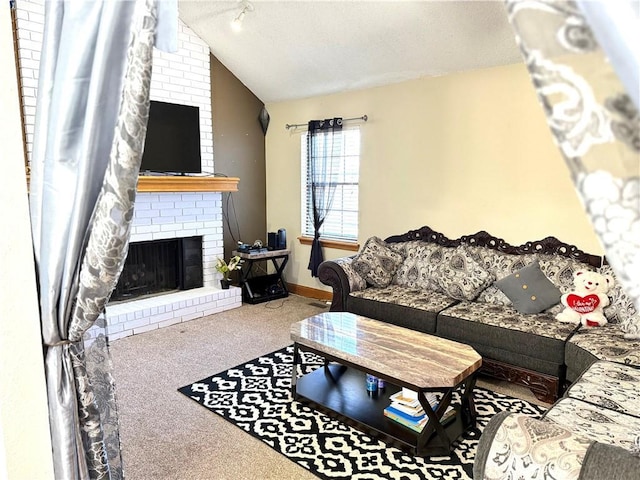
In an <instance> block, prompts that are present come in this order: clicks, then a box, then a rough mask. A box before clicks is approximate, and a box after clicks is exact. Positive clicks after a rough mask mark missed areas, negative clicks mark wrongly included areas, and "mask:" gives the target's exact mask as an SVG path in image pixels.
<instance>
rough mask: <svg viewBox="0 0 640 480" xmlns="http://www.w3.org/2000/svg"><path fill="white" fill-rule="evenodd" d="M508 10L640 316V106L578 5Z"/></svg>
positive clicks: (533, 3) (559, 0)
mask: <svg viewBox="0 0 640 480" xmlns="http://www.w3.org/2000/svg"><path fill="white" fill-rule="evenodd" d="M586 3H588V2H586ZM506 4H507V10H508V16H509V21H510V22H511V24H512V26H513V27H514V30H515V32H516V40H517V41H518V44H519V46H520V49H521V51H522V53H523V56H524V59H525V63H526V65H527V68H528V69H529V73H530V75H531V78H532V80H533V84H534V87H535V89H536V92H537V94H538V98H539V100H540V102H541V104H542V105H543V107H544V111H545V113H546V115H547V122H548V124H549V128H550V129H551V132H552V134H553V136H554V137H555V140H556V144H557V145H558V147H559V149H560V151H561V152H562V154H563V156H564V158H565V162H566V163H567V166H568V168H569V170H570V172H571V174H572V177H573V181H574V184H575V187H576V190H577V192H578V194H579V196H580V198H581V200H582V204H583V205H584V206H585V211H586V213H587V215H588V216H589V218H590V220H591V223H592V224H593V225H594V230H595V232H596V234H597V235H598V237H599V239H600V241H601V242H602V245H603V247H604V250H605V253H606V256H607V259H608V261H609V263H610V264H611V266H612V267H613V270H614V271H615V272H616V273H617V277H618V280H619V281H620V282H621V284H622V285H623V286H624V288H625V290H626V292H627V294H628V295H629V296H630V298H631V299H632V301H633V303H634V305H635V306H636V309H637V310H639V311H640V235H638V232H640V174H639V172H640V155H639V154H640V141H639V138H640V114H639V113H638V105H637V103H636V104H634V102H633V101H632V99H631V97H630V95H629V94H628V93H627V92H626V91H625V87H624V86H623V84H622V83H621V82H620V79H619V78H618V76H617V75H616V72H615V71H614V69H613V65H615V64H616V63H617V59H616V58H612V59H609V58H607V55H606V54H605V52H604V51H603V49H601V48H600V45H599V44H598V41H597V39H596V36H595V35H594V34H593V32H592V30H591V26H590V25H589V24H588V22H587V20H586V19H585V17H584V15H583V13H582V11H581V9H580V8H578V6H577V5H576V4H575V3H574V2H566V1H564V0H528V1H521V0H506ZM612 12H613V10H612ZM592 13H593V12H592ZM612 18H614V15H612ZM600 38H601V39H602V38H605V39H606V40H605V41H607V42H608V43H609V46H610V47H611V50H612V51H615V50H616V49H617V48H616V47H617V45H615V42H614V41H611V39H610V38H608V36H606V35H602V36H601V37H600ZM634 46H635V45H634ZM628 47H629V48H631V47H632V46H631V45H628ZM618 53H619V54H620V55H621V56H620V58H624V56H623V54H622V53H621V52H618ZM632 88H636V89H637V85H634V86H633V87H632ZM630 93H631V95H636V94H637V91H634V92H630ZM636 98H637V97H636ZM545 273H546V272H545ZM630 333H631V332H630ZM633 333H637V332H635V331H634V332H633Z"/></svg>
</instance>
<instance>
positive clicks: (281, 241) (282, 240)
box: [277, 228, 287, 250]
mask: <svg viewBox="0 0 640 480" xmlns="http://www.w3.org/2000/svg"><path fill="white" fill-rule="evenodd" d="M277 245H278V247H277V248H278V250H284V249H285V248H287V231H286V230H285V229H284V228H281V229H279V230H278V241H277Z"/></svg>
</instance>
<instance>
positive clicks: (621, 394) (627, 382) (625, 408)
mask: <svg viewBox="0 0 640 480" xmlns="http://www.w3.org/2000/svg"><path fill="white" fill-rule="evenodd" d="M565 396H567V397H571V398H575V399H577V400H582V401H585V402H589V403H592V404H594V405H599V406H601V407H604V408H607V409H610V410H615V411H616V412H621V413H625V414H627V415H633V416H634V417H640V369H638V368H635V367H631V366H629V365H622V364H620V363H614V362H603V361H598V362H596V363H594V364H593V365H591V367H589V368H588V369H587V371H585V372H584V373H583V374H582V376H581V377H580V378H579V379H578V380H577V381H576V382H575V383H574V384H573V385H571V387H570V388H569V390H567V393H566V394H565Z"/></svg>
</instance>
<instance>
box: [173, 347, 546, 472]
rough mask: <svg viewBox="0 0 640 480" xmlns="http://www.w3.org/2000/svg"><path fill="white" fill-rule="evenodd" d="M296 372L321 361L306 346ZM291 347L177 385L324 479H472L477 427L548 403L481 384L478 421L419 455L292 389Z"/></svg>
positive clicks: (477, 397)
mask: <svg viewBox="0 0 640 480" xmlns="http://www.w3.org/2000/svg"><path fill="white" fill-rule="evenodd" d="M301 354H302V365H298V375H302V374H305V373H309V372H310V371H312V370H314V369H316V368H318V367H319V366H321V365H322V358H321V357H318V356H316V355H313V354H311V353H307V352H301ZM292 364H293V346H289V347H286V348H283V349H281V350H278V351H275V352H272V353H269V354H267V355H264V356H262V357H258V358H256V359H254V360H252V361H250V362H247V363H245V364H244V365H238V366H237V367H235V368H230V369H229V370H227V371H225V372H221V373H219V374H217V375H213V376H211V377H207V378H204V379H202V380H200V381H198V382H195V383H193V384H191V385H186V386H184V387H182V388H179V389H178V391H179V392H181V393H183V394H184V395H186V396H187V397H189V398H191V399H192V400H194V401H196V402H198V403H199V404H201V405H202V406H204V407H206V408H207V409H209V410H211V411H212V412H214V413H217V414H218V415H220V416H222V417H223V418H225V419H226V420H228V421H229V422H231V423H233V424H234V425H236V426H237V427H239V428H241V429H243V430H244V431H246V432H247V433H249V434H251V435H253V436H254V437H256V438H258V439H260V440H262V441H263V442H265V443H266V444H267V445H269V446H270V447H271V448H273V449H274V450H276V451H277V452H280V453H281V454H283V455H285V456H286V457H287V458H288V459H290V460H291V461H293V462H296V463H297V464H299V465H300V466H302V467H304V468H306V469H307V470H309V471H311V472H312V473H313V474H315V475H317V476H318V477H320V478H325V479H336V478H344V479H346V478H349V479H351V478H359V479H403V480H405V479H406V480H412V479H471V478H472V468H473V459H474V457H475V451H476V446H477V444H478V439H479V437H480V433H481V431H482V429H483V428H484V426H485V425H486V424H487V422H488V421H489V419H490V418H491V417H492V416H493V415H495V414H496V413H498V412H500V411H503V410H508V411H511V412H522V413H526V414H530V415H532V416H539V415H541V414H542V412H544V409H543V408H541V407H539V406H537V405H534V404H531V403H529V402H526V401H524V400H519V399H516V398H511V397H508V396H505V395H502V394H499V393H495V392H491V391H489V390H485V389H483V388H479V387H476V389H475V390H474V398H475V404H476V410H477V413H478V417H477V426H476V427H475V428H472V429H470V430H468V431H467V432H466V433H465V434H464V436H463V437H461V438H460V439H458V441H457V442H456V444H455V449H454V451H453V452H452V455H451V457H428V458H422V457H414V456H411V455H409V454H407V453H405V452H403V451H401V450H399V449H397V448H393V447H389V446H387V445H385V444H384V443H383V442H382V441H380V440H377V439H376V438H373V437H371V436H369V435H367V434H365V433H363V432H361V431H359V430H357V429H355V428H352V427H350V426H348V425H346V424H345V423H343V422H341V421H339V420H336V419H334V418H331V417H329V416H327V415H325V414H323V413H321V412H318V411H317V410H315V409H313V408H311V407H309V406H307V405H305V404H302V403H300V402H297V401H295V402H294V401H292V396H291V368H292Z"/></svg>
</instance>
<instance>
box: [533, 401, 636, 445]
mask: <svg viewBox="0 0 640 480" xmlns="http://www.w3.org/2000/svg"><path fill="white" fill-rule="evenodd" d="M544 420H545V421H549V422H554V423H556V424H557V425H570V426H571V431H572V432H573V433H575V434H576V435H580V436H583V437H586V438H590V439H592V440H595V441H596V442H602V443H606V444H608V445H615V446H617V447H621V448H624V449H625V450H627V451H630V452H631V451H633V449H634V448H635V441H636V438H637V436H638V434H639V433H640V418H638V417H633V416H631V415H625V414H624V413H619V412H615V411H613V410H608V409H605V408H602V407H600V406H598V405H592V404H590V403H587V402H583V401H581V400H576V399H574V398H563V399H561V400H559V401H558V402H556V404H555V405H554V406H553V408H551V409H550V410H549V411H547V413H546V414H545V416H544Z"/></svg>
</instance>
